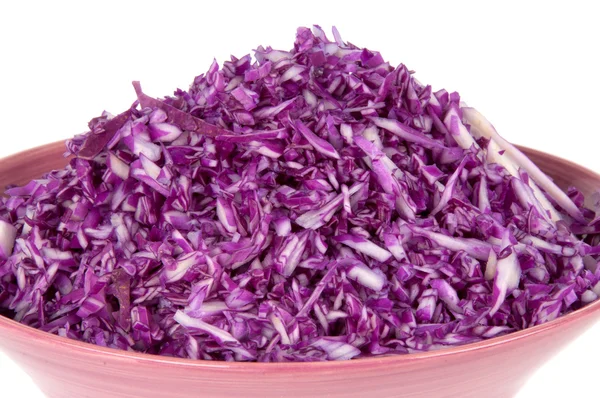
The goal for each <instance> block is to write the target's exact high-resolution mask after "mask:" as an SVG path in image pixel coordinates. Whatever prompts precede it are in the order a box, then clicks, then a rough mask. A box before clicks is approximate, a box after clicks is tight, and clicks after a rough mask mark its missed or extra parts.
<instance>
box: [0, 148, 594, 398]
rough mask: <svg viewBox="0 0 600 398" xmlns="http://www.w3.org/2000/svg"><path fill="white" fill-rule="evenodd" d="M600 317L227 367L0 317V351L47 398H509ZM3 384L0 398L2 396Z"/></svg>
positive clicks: (25, 171) (567, 174) (19, 175)
mask: <svg viewBox="0 0 600 398" xmlns="http://www.w3.org/2000/svg"><path fill="white" fill-rule="evenodd" d="M523 150H524V152H525V153H526V154H527V155H528V156H529V157H530V158H531V159H532V160H533V161H534V162H535V163H536V164H537V165H538V166H539V167H540V168H541V169H542V170H544V171H545V172H546V173H547V174H549V175H550V176H551V177H552V178H554V181H555V182H556V183H557V184H558V185H559V186H561V187H563V188H565V187H566V186H568V185H574V186H576V187H577V188H579V189H580V190H581V191H582V192H583V193H584V194H585V195H586V196H587V195H590V194H591V193H592V192H593V191H595V190H596V189H597V188H598V187H600V176H599V175H597V174H595V173H593V172H591V171H589V170H586V169H584V168H582V167H580V166H577V165H575V164H573V163H570V162H568V161H565V160H562V159H559V158H556V157H554V156H551V155H547V154H544V153H541V152H538V151H534V150H530V149H523ZM63 152H64V144H63V143H62V142H61V143H54V144H50V145H46V146H43V147H39V148H35V149H32V150H29V151H27V152H24V153H21V154H17V155H14V156H11V157H9V158H6V159H3V160H0V190H1V191H2V192H4V187H5V186H7V185H9V184H23V183H26V182H27V181H29V180H31V179H32V178H35V177H39V176H41V175H42V174H43V172H46V171H49V170H51V169H54V168H60V167H63V166H64V165H65V164H66V163H67V161H68V160H67V159H65V158H64V157H62V154H63ZM599 318H600V301H597V302H594V303H592V304H591V305H588V306H587V307H585V308H582V309H580V310H578V311H576V312H573V313H571V314H569V315H566V316H564V317H561V318H559V319H556V320H554V321H552V322H549V323H547V324H544V325H540V326H536V327H533V328H530V329H527V330H523V331H519V332H516V333H512V334H509V335H506V336H503V337H499V338H495V339H491V340H487V341H483V342H479V343H476V344H470V345H465V346H460V347H454V348H449V349H445V350H440V351H433V352H427V353H421V354H410V355H401V356H387V357H378V358H371V359H358V360H351V361H342V362H313V363H286V364H264V363H262V364H261V363H225V362H211V361H192V360H186V359H174V358H167V357H158V356H152V355H146V354H137V353H130V352H125V351H117V350H113V349H108V348H103V347H98V346H94V345H90V344H86V343H81V342H78V341H72V340H69V339H66V338H61V337H57V336H54V335H50V334H47V333H44V332H41V331H38V330H35V329H32V328H29V327H26V326H23V325H21V324H18V323H16V322H14V321H12V320H9V319H7V318H3V317H0V350H2V351H4V352H5V353H6V354H7V355H8V356H10V357H11V358H12V359H13V360H14V361H15V362H16V363H17V364H19V365H20V366H21V367H22V368H23V369H24V370H25V371H26V372H27V373H28V374H29V375H30V376H31V377H32V379H33V380H34V381H35V383H37V385H38V386H39V387H40V389H41V390H42V391H44V393H45V394H46V395H47V396H48V397H50V398H71V397H73V398H74V397H78V398H80V397H88V398H104V397H111V398H134V397H135V398H138V397H143V398H159V397H160V398H191V397H256V398H258V397H261V398H262V397H315V396H326V397H377V398H382V397H427V398H436V397H461V398H462V397H465V398H466V397H478V398H479V397H487V398H492V397H511V396H513V395H515V394H516V393H517V391H518V390H519V388H520V387H521V386H522V385H523V384H524V383H525V382H526V381H527V379H528V377H529V376H530V375H531V374H532V373H533V372H534V371H535V370H536V369H537V368H538V367H539V366H541V365H542V364H543V363H544V362H545V361H546V360H548V359H549V358H550V357H551V356H553V355H554V354H556V353H557V352H558V351H559V350H560V349H561V348H563V347H564V346H565V345H566V344H567V343H568V342H570V341H571V340H573V339H574V338H575V337H577V336H578V335H580V334H581V333H583V332H584V331H585V330H586V329H587V328H588V327H590V326H591V325H592V324H593V323H595V322H596V321H597V320H598V319H599ZM1 389H2V387H0V396H2V392H1V391H2V390H1Z"/></svg>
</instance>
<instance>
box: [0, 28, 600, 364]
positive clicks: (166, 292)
mask: <svg viewBox="0 0 600 398" xmlns="http://www.w3.org/2000/svg"><path fill="white" fill-rule="evenodd" d="M134 89H135V95H136V97H137V99H135V102H133V104H132V106H131V108H130V109H127V110H125V111H124V112H123V113H121V114H119V115H116V116H113V115H111V114H109V113H106V112H105V113H103V114H102V115H101V116H99V117H97V118H94V119H92V120H91V121H90V123H89V132H87V133H85V134H83V135H79V136H76V137H74V138H73V139H71V140H69V141H68V142H67V145H66V147H67V150H66V151H67V154H68V155H72V156H73V157H72V159H71V160H70V164H69V165H68V166H67V167H66V168H65V169H63V170H56V171H52V172H50V173H48V174H46V175H45V176H43V177H42V178H41V179H38V180H34V181H31V182H30V183H28V184H27V185H25V186H22V187H9V188H8V189H7V190H6V195H5V197H2V199H0V313H1V314H2V315H4V316H6V317H9V318H12V319H14V320H16V321H18V322H21V323H23V324H25V325H28V326H31V327H34V328H37V329H40V330H43V331H46V332H49V333H53V334H57V335H60V336H65V337H67V338H70V339H75V340H80V341H84V342H88V343H92V344H97V345H100V346H105V347H112V348H117V349H122V350H129V351H137V352H144V353H150V354H157V355H166V356H174V357H183V358H192V359H203V360H222V361H260V362H282V361H323V360H347V359H355V358H365V357H372V356H377V355H390V354H408V353H414V352H421V351H428V350H433V349H439V348H443V347H449V346H456V345H462V344H467V343H473V342H477V341H481V340H484V339H489V338H492V337H495V336H500V335H504V334H507V333H511V332H514V331H517V330H520V329H524V328H528V327H531V326H534V325H539V324H541V323H544V322H548V321H551V320H553V319H555V318H557V317H559V316H561V315H563V314H566V313H569V312H572V311H574V310H576V309H578V308H581V307H582V306H584V305H586V304H588V303H590V302H592V301H594V300H596V299H597V298H598V295H599V294H600V283H599V279H600V270H599V269H598V268H597V262H598V255H599V253H600V247H598V246H596V245H597V244H598V241H599V238H598V236H599V235H598V232H600V222H596V220H595V217H596V215H595V212H594V211H593V210H591V209H588V208H585V207H584V198H583V195H582V194H581V193H580V192H579V191H578V190H576V189H574V188H571V189H569V190H568V192H566V193H565V192H563V191H562V190H561V189H559V188H558V187H556V186H555V185H554V183H553V182H552V181H551V180H550V179H549V178H548V177H547V176H546V175H545V174H543V173H542V172H541V171H540V170H539V169H538V168H537V167H536V166H535V165H534V164H533V163H532V162H531V161H530V160H529V159H527V158H526V157H525V156H524V155H523V154H522V153H521V152H519V151H518V150H517V149H516V148H515V147H513V146H512V145H511V144H509V143H508V142H506V141H505V140H503V139H502V138H501V137H500V136H499V135H498V134H497V133H496V131H495V130H494V128H493V127H492V126H491V125H490V124H489V123H488V122H487V121H486V120H485V119H484V118H483V117H482V116H481V115H480V114H479V113H478V112H477V111H476V110H474V109H473V108H468V107H466V106H461V103H460V97H459V95H458V94H457V93H456V92H447V91H446V90H438V91H434V90H433V89H432V88H431V86H428V85H423V84H421V83H420V82H419V81H417V80H416V79H415V78H414V76H413V72H412V71H411V70H410V69H408V68H407V67H406V66H404V65H402V64H400V65H399V66H393V65H390V64H389V63H388V62H386V61H384V59H383V58H382V56H381V55H380V54H379V53H378V52H376V51H370V50H367V49H364V48H359V47H357V46H355V45H353V44H350V43H348V42H345V41H344V40H342V38H341V37H340V35H339V33H338V32H337V30H336V29H335V28H334V29H333V39H329V38H327V36H326V34H325V33H324V32H323V30H321V28H319V27H318V26H315V27H313V28H312V30H311V29H307V28H299V29H298V31H297V35H296V39H295V41H294V45H293V48H292V49H291V50H290V51H281V50H275V49H272V48H270V47H266V48H265V47H258V49H256V50H255V51H254V54H253V56H251V55H246V56H243V57H241V58H236V57H231V60H230V61H226V62H224V63H223V64H222V66H219V65H218V64H217V63H216V62H215V63H213V64H212V65H211V66H210V68H209V70H208V71H207V72H206V73H205V74H202V75H200V76H198V77H196V78H195V79H194V81H193V82H192V84H191V85H190V87H189V89H188V90H181V89H178V90H176V91H175V92H174V93H173V95H172V96H169V97H165V98H163V99H157V98H153V97H151V96H149V95H147V94H146V93H144V92H143V90H142V86H141V85H140V83H139V82H134ZM133 94H134V90H132V100H133V99H134V95H133Z"/></svg>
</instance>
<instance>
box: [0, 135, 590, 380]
mask: <svg viewBox="0 0 600 398" xmlns="http://www.w3.org/2000/svg"><path fill="white" fill-rule="evenodd" d="M61 143H62V144H64V141H59V142H54V143H51V144H47V145H43V146H40V147H37V148H33V149H40V148H47V149H50V148H52V147H58V146H59V144H61ZM517 147H518V148H519V149H520V150H522V151H523V152H525V153H526V154H528V155H529V154H531V155H534V156H538V157H539V156H545V157H547V158H548V160H550V161H552V163H561V164H563V165H565V166H568V167H570V168H573V169H574V170H575V171H576V172H577V173H578V174H585V175H587V176H589V177H591V178H594V179H596V180H598V181H600V174H598V173H596V172H594V171H592V170H590V169H588V168H586V167H583V166H581V165H579V164H577V163H574V162H572V161H570V160H567V159H563V158H561V157H559V156H556V155H552V154H549V153H546V152H542V151H538V150H535V149H531V148H528V147H525V146H520V145H517ZM52 149H54V148H52ZM30 151H31V149H29V150H26V151H23V152H20V153H17V154H14V155H10V156H8V157H5V158H3V159H0V165H1V164H2V163H5V162H7V161H10V160H12V159H14V158H16V157H19V156H22V155H23V154H26V153H27V152H30ZM597 311H600V299H597V300H596V301H594V302H592V303H590V304H588V305H586V306H584V307H582V308H580V309H578V310H575V311H573V312H570V313H568V314H566V315H563V316H560V317H558V318H556V319H554V320H552V321H550V322H546V323H544V324H541V325H536V326H532V327H529V328H527V329H522V330H518V331H516V332H511V333H508V334H505V335H503V336H499V337H493V338H490V339H487V340H482V341H479V342H476V343H469V344H464V345H459V346H448V347H447V348H442V349H438V350H432V351H425V352H417V353H410V354H388V355H380V356H374V357H367V358H357V359H353V360H349V361H315V362H225V361H210V360H203V359H189V358H178V357H169V356H161V355H156V354H146V353H141V352H136V351H125V350H119V349H116V348H109V347H103V346H98V345H95V344H92V343H87V342H83V341H79V340H72V339H69V338H66V337H61V336H58V335H55V334H52V333H48V332H44V331H41V330H39V329H35V328H33V327H30V326H26V325H23V324H21V323H19V322H17V321H14V320H12V319H10V318H7V317H5V316H1V315H0V336H10V335H11V334H13V335H16V336H18V337H17V338H19V339H25V338H27V339H30V340H32V341H33V342H35V343H36V344H40V345H45V346H54V347H57V346H60V347H63V348H67V349H72V350H75V351H78V352H80V353H82V354H83V353H87V354H96V355H98V356H99V358H100V357H101V358H102V360H103V361H107V360H113V361H121V362H125V361H127V362H130V361H132V360H134V361H136V362H143V363H147V364H165V365H170V366H178V367H184V368H188V369H197V370H225V369H227V370H228V371H232V372H238V373H244V372H273V371H277V372H279V371H287V370H291V371H294V372H298V371H302V370H307V369H309V368H310V369H311V371H313V370H321V371H325V370H342V369H346V368H352V369H353V370H355V369H357V368H372V367H373V366H379V367H384V366H385V367H389V366H396V367H397V366H403V365H407V364H412V363H415V362H417V361H424V360H427V359H432V358H443V357H452V356H457V355H460V354H465V353H470V352H474V351H482V350H489V349H493V348H495V347H497V346H499V345H503V344H506V343H510V342H512V343H517V342H519V341H521V340H524V339H526V338H529V337H533V336H535V335H538V334H542V333H548V332H552V331H553V330H554V329H557V328H560V327H562V326H565V325H567V324H569V323H573V322H575V321H578V320H579V321H581V320H584V319H589V318H590V317H591V316H592V314H593V313H595V312H597Z"/></svg>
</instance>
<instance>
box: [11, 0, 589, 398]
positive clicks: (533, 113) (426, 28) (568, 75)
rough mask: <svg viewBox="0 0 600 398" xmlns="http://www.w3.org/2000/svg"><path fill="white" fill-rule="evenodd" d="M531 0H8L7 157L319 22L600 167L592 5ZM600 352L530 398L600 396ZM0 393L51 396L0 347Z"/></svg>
mask: <svg viewBox="0 0 600 398" xmlns="http://www.w3.org/2000/svg"><path fill="white" fill-rule="evenodd" d="M523 3H525V2H523V1H521V2H511V1H503V2H494V4H492V3H491V2H461V1H452V2H427V1H416V0H413V1H407V2H404V1H390V2H386V1H373V0H372V1H366V2H365V1H363V2H356V3H355V2H353V1H345V2H333V1H331V2H326V1H325V0H321V1H307V0H302V1H289V2H288V1H280V2H274V1H273V2H266V1H265V2H263V1H258V0H255V1H245V2H237V1H210V2H206V3H205V2H200V1H199V2H196V3H195V4H194V3H186V2H179V1H168V2H167V1H164V2H161V3H154V2H151V1H144V2H138V1H96V2H63V1H48V2H41V1H40V2H31V1H30V2H16V1H14V2H12V1H11V2H8V1H6V2H2V3H1V4H2V5H0V137H2V138H1V141H0V157H3V156H6V155H8V154H11V153H15V152H17V151H20V150H23V149H26V148H29V147H32V146H37V145H41V144H45V143H49V142H53V141H57V140H59V139H64V138H68V137H70V136H72V135H74V134H76V133H80V132H83V131H85V129H86V125H87V121H88V120H89V119H91V118H92V117H94V116H97V115H99V114H100V113H101V112H102V111H103V110H104V109H106V110H108V111H110V112H112V113H115V114H116V113H119V112H120V111H122V110H124V109H126V107H128V106H129V105H130V104H131V103H132V102H133V101H134V99H135V95H134V91H133V88H132V87H131V81H132V80H140V81H141V82H142V84H143V87H144V91H145V92H146V93H148V94H150V95H154V96H163V95H168V94H171V93H172V91H173V90H174V89H175V88H177V87H181V88H187V86H188V85H189V83H190V82H191V81H192V79H193V78H194V76H196V75H197V74H200V73H203V72H205V71H206V70H207V68H208V66H209V65H210V63H211V61H212V59H213V57H214V58H216V59H217V60H218V61H220V62H222V61H223V60H225V59H226V58H227V57H228V56H229V55H230V54H234V55H238V56H241V55H244V54H246V53H248V52H249V51H250V50H251V49H254V48H256V47H257V46H258V45H260V44H263V45H272V46H273V47H274V48H279V49H290V48H291V47H292V45H293V40H294V34H295V29H296V27H298V26H301V25H302V26H310V25H312V24H314V23H317V24H319V25H321V26H322V27H323V28H324V29H325V30H326V31H330V28H331V26H332V25H335V26H337V28H338V30H339V31H340V33H341V35H342V38H343V39H344V40H347V41H350V42H352V43H354V44H356V45H359V46H364V47H368V48H370V49H373V50H379V51H381V53H382V55H383V56H384V58H385V59H386V60H389V61H391V62H392V63H393V64H398V63H400V62H403V63H405V64H406V65H407V66H408V67H409V68H411V69H413V70H415V71H417V74H416V76H417V78H418V79H419V80H420V81H421V82H423V83H427V84H431V85H432V86H433V88H434V89H440V88H446V89H447V90H448V91H453V90H457V91H459V92H460V93H461V95H462V98H463V99H464V100H465V101H466V102H467V103H468V104H469V105H472V106H475V107H476V108H478V109H479V110H480V111H481V112H482V113H483V114H484V115H486V116H487V118H488V119H489V120H490V121H492V123H494V124H495V126H496V128H497V129H498V131H499V132H500V134H502V135H504V136H505V137H506V138H508V139H509V140H510V141H513V142H515V143H519V144H524V145H527V146H530V147H535V148H537V149H540V150H543V151H546V152H550V153H554V154H557V155H559V156H561V157H564V158H567V159H570V160H573V161H575V162H577V163H580V164H582V165H584V166H586V167H588V168H591V169H594V170H596V171H600V157H599V156H598V151H599V149H598V145H597V143H598V142H600V141H599V140H598V134H600V127H599V126H600V125H599V123H598V118H599V113H600V112H599V111H598V108H599V107H600V61H599V58H598V57H599V54H598V48H599V46H598V40H599V39H600V24H599V23H598V18H597V17H598V15H599V14H598V12H597V11H596V9H595V6H594V5H593V4H594V2H592V1H588V2H577V1H568V2H567V1H563V2H560V3H558V2H557V3H552V2H539V3H537V2H535V3H534V2H527V3H526V4H523ZM32 161H35V160H32ZM598 357H600V325H596V327H594V328H593V329H592V330H590V331H589V332H587V333H586V334H584V335H583V336H582V337H581V338H580V339H579V340H577V341H575V342H573V344H572V345H571V346H569V347H568V348H567V349H566V350H565V351H563V352H562V353H561V354H560V355H559V356H557V357H556V358H555V359H554V360H552V361H551V362H549V363H548V364H547V365H546V366H544V367H543V368H542V369H540V370H539V372H537V374H536V375H535V376H534V377H533V378H532V379H531V380H530V382H529V383H528V384H527V386H526V387H525V388H524V389H523V390H522V391H521V393H520V395H519V398H531V397H541V396H546V397H555V396H556V397H558V396H578V395H584V394H585V395H587V396H597V395H598V394H599V393H598V388H597V387H596V386H597V379H598V376H597V358H598ZM592 359H593V360H592ZM592 364H593V366H592ZM498 366H510V365H509V364H498ZM0 395H1V396H3V397H16V396H20V397H32V398H35V397H41V396H42V395H41V394H40V393H39V392H37V390H36V388H35V386H34V384H33V383H32V382H31V380H30V379H29V378H28V377H27V376H25V375H24V374H23V373H22V372H21V371H20V369H19V368H18V367H17V366H15V365H14V364H13V363H11V362H10V361H9V360H8V359H7V358H6V357H5V356H3V355H2V354H1V353H0Z"/></svg>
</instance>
